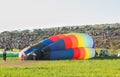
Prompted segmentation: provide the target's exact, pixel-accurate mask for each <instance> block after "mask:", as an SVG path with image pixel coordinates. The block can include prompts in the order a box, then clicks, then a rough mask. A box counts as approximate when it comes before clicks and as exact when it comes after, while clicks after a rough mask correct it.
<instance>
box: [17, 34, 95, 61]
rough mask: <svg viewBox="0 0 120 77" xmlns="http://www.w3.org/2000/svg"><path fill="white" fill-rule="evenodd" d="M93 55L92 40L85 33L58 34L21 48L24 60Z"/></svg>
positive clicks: (81, 57)
mask: <svg viewBox="0 0 120 77" xmlns="http://www.w3.org/2000/svg"><path fill="white" fill-rule="evenodd" d="M94 56H95V50H94V40H93V38H92V37H91V36H89V35H88V34H85V33H68V34H59V35H54V36H51V37H49V38H48V39H45V40H42V41H40V42H39V43H37V44H35V45H33V46H30V47H27V48H25V49H23V50H22V51H21V52H20V54H19V57H20V58H24V59H26V60H29V59H30V60H31V59H37V60H61V59H89V58H92V57H94Z"/></svg>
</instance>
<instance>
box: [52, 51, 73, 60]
mask: <svg viewBox="0 0 120 77" xmlns="http://www.w3.org/2000/svg"><path fill="white" fill-rule="evenodd" d="M73 56H74V51H73V49H69V50H59V51H52V52H50V59H51V60H61V59H63V60H64V59H72V58H73Z"/></svg>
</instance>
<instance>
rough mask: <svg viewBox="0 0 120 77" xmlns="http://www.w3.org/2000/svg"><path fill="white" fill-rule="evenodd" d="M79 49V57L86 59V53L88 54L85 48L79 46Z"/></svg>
mask: <svg viewBox="0 0 120 77" xmlns="http://www.w3.org/2000/svg"><path fill="white" fill-rule="evenodd" d="M79 50H80V57H79V58H80V59H84V58H85V55H86V53H85V49H84V48H83V47H81V48H79Z"/></svg>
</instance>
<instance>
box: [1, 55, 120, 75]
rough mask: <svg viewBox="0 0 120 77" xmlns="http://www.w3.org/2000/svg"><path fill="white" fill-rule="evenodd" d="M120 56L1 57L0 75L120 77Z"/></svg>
mask: <svg viewBox="0 0 120 77" xmlns="http://www.w3.org/2000/svg"><path fill="white" fill-rule="evenodd" d="M119 63H120V58H115V57H96V58H93V59H89V60H54V61H48V60H46V61H21V60H19V59H18V58H15V57H14V58H10V57H9V58H7V62H3V60H2V59H0V77H119V75H120V64H119Z"/></svg>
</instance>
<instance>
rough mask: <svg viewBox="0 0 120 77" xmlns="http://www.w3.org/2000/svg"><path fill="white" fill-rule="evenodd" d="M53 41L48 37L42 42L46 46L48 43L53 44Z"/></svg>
mask: <svg viewBox="0 0 120 77" xmlns="http://www.w3.org/2000/svg"><path fill="white" fill-rule="evenodd" d="M51 43H53V42H52V41H51V40H49V39H46V40H44V41H43V42H42V44H43V45H45V46H47V45H49V44H51Z"/></svg>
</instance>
